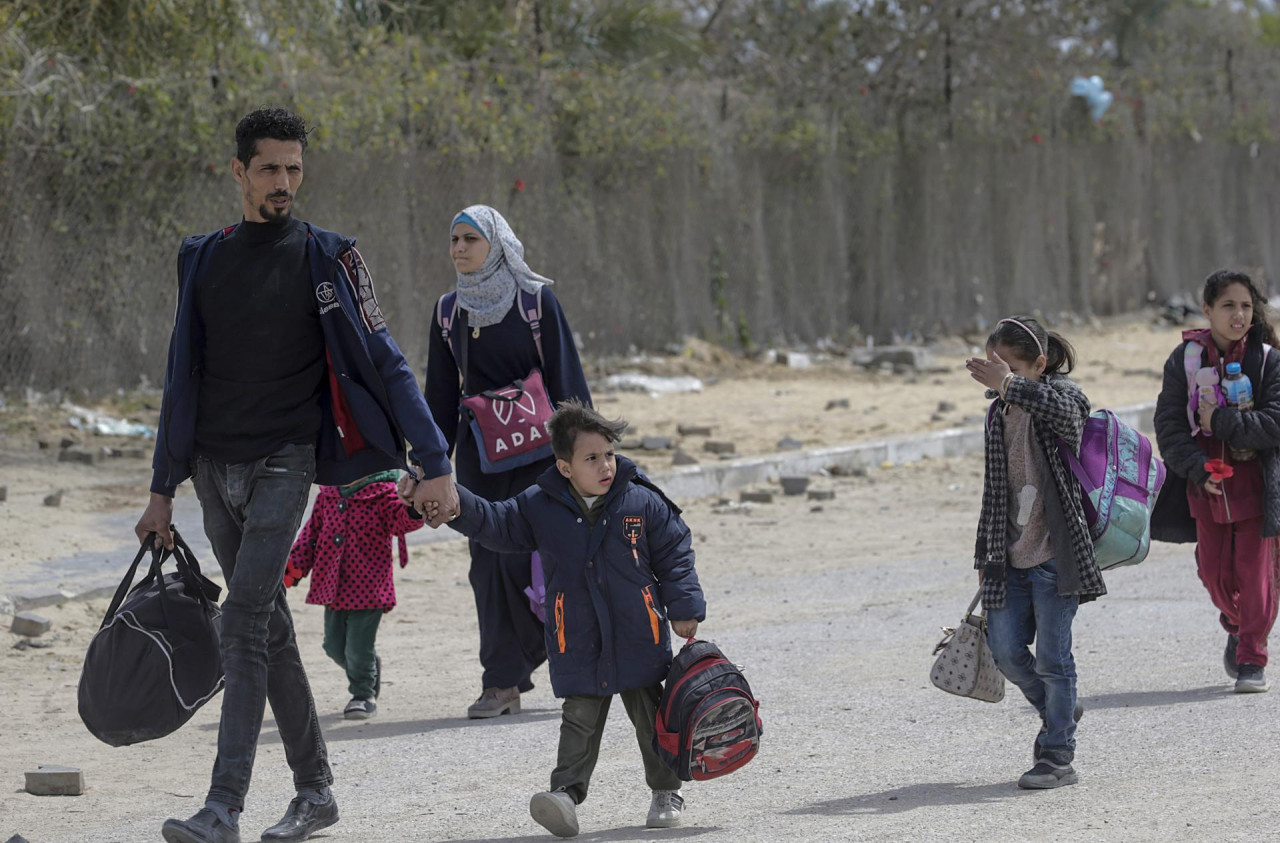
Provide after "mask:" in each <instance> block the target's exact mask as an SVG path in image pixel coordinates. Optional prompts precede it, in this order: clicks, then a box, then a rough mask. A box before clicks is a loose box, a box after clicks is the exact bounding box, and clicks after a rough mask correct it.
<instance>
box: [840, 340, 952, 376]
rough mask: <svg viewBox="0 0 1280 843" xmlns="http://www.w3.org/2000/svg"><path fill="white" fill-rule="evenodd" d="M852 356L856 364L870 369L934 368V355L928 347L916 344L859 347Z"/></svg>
mask: <svg viewBox="0 0 1280 843" xmlns="http://www.w3.org/2000/svg"><path fill="white" fill-rule="evenodd" d="M851 356H852V357H853V362H854V363H855V364H857V365H859V366H865V367H866V368H868V369H878V368H882V367H888V368H891V369H892V368H895V367H899V371H902V370H906V369H915V370H917V371H924V370H929V369H932V368H933V355H932V354H930V353H929V351H928V350H927V349H923V348H918V347H916V346H907V345H896V346H895V345H886V346H881V347H880V348H866V349H857V350H856V351H855V352H854V353H853V354H852V355H851Z"/></svg>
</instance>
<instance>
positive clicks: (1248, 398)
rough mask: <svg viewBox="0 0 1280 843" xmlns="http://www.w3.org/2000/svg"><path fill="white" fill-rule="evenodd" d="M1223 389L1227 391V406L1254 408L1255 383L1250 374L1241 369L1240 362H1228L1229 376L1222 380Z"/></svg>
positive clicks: (1238, 408) (1241, 408) (1243, 408)
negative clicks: (1251, 381)
mask: <svg viewBox="0 0 1280 843" xmlns="http://www.w3.org/2000/svg"><path fill="white" fill-rule="evenodd" d="M1222 391H1223V392H1224V393H1226V397H1227V406H1228V407H1234V408H1235V409H1237V410H1252V409H1253V384H1252V383H1250V382H1249V376H1248V375H1246V374H1245V373H1244V372H1242V371H1240V364H1239V363H1228V364H1227V377H1226V380H1224V381H1223V382H1222Z"/></svg>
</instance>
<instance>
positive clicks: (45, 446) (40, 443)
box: [36, 439, 49, 451]
mask: <svg viewBox="0 0 1280 843" xmlns="http://www.w3.org/2000/svg"><path fill="white" fill-rule="evenodd" d="M36 447H37V448H39V449H40V450H42V451H47V450H49V440H47V439H37V440H36Z"/></svg>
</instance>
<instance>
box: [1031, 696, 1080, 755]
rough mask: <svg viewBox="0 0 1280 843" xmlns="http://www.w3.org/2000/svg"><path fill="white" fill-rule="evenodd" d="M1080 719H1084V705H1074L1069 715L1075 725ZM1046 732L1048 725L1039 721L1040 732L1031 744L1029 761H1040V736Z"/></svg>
mask: <svg viewBox="0 0 1280 843" xmlns="http://www.w3.org/2000/svg"><path fill="white" fill-rule="evenodd" d="M1081 717H1084V705H1083V704H1082V703H1076V708H1075V711H1073V712H1072V713H1071V718H1072V719H1073V720H1075V721H1076V722H1077V723H1079V722H1080V718H1081ZM1048 731H1049V726H1048V724H1047V723H1045V722H1044V720H1043V719H1041V720H1040V732H1039V733H1038V734H1037V735H1036V739H1035V741H1034V742H1033V743H1032V744H1031V760H1032V761H1039V760H1040V735H1043V734H1044V733H1046V732H1048Z"/></svg>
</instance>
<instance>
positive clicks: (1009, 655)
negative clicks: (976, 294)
mask: <svg viewBox="0 0 1280 843" xmlns="http://www.w3.org/2000/svg"><path fill="white" fill-rule="evenodd" d="M1074 365H1075V352H1074V350H1073V349H1072V348H1071V345H1070V344H1069V343H1068V342H1067V341H1066V340H1064V339H1063V338H1062V337H1060V336H1058V335H1057V334H1055V333H1051V332H1048V331H1046V330H1045V329H1044V328H1043V327H1041V325H1040V323H1039V322H1037V321H1036V320H1035V319H1033V318H1031V317H1029V316H1019V317H1016V318H1009V319H1002V320H1000V322H999V323H997V324H996V328H995V330H994V331H993V332H992V333H991V336H990V337H988V339H987V354H986V357H985V358H979V357H974V358H971V359H970V360H969V361H968V363H967V364H966V367H967V368H968V370H969V373H970V375H971V376H972V377H973V379H974V380H976V381H978V382H979V383H981V384H982V385H983V386H985V387H987V389H988V396H989V397H991V398H994V399H995V406H994V411H993V412H992V413H990V414H989V416H988V424H987V430H986V474H985V477H984V479H983V490H982V514H981V516H980V517H979V520H978V535H977V542H976V545H975V551H974V556H975V563H976V567H977V569H978V578H979V581H980V582H981V584H982V604H983V608H984V609H985V611H986V623H987V643H988V644H989V645H990V647H991V654H992V655H993V656H994V657H995V662H996V665H997V666H998V667H999V668H1000V672H1001V673H1003V674H1004V675H1005V677H1006V678H1008V679H1009V680H1010V681H1011V682H1013V683H1014V684H1015V685H1017V686H1018V688H1019V689H1021V691H1022V693H1023V695H1024V696H1025V697H1026V698H1027V701H1028V702H1029V703H1031V705H1032V706H1033V707H1034V708H1035V709H1036V711H1037V712H1038V713H1039V715H1040V731H1039V733H1038V734H1037V736H1036V740H1035V744H1034V747H1033V751H1032V755H1033V759H1034V762H1035V764H1034V766H1033V767H1032V768H1031V769H1030V770H1028V771H1027V772H1026V773H1024V774H1023V775H1022V777H1021V778H1020V779H1019V780H1018V786H1019V787H1022V788H1027V789H1037V790H1040V789H1048V788H1055V787H1062V786H1063V785H1070V784H1075V783H1076V781H1077V776H1076V771H1075V768H1074V767H1073V766H1072V762H1073V761H1074V760H1075V746H1076V741H1075V732H1076V721H1078V720H1079V719H1080V714H1081V708H1080V706H1079V705H1078V704H1077V700H1076V665H1075V657H1074V656H1073V654H1072V652H1071V625H1072V622H1073V621H1074V619H1075V614H1076V609H1077V607H1078V606H1079V604H1080V603H1082V602H1085V601H1088V600H1093V599H1095V598H1097V597H1099V596H1101V595H1103V594H1106V591H1107V589H1106V585H1105V584H1104V583H1103V581H1102V573H1101V571H1100V570H1099V568H1098V562H1097V558H1096V556H1095V553H1094V546H1093V540H1092V537H1091V535H1090V532H1089V527H1088V524H1087V522H1086V519H1085V513H1084V508H1083V504H1082V500H1081V493H1080V484H1079V481H1078V480H1077V479H1076V477H1075V476H1074V475H1073V474H1072V472H1071V469H1070V468H1069V467H1068V465H1067V464H1066V460H1064V458H1063V456H1062V452H1061V448H1062V447H1065V448H1066V449H1067V450H1068V451H1069V452H1071V453H1073V454H1075V455H1077V456H1078V455H1079V450H1080V441H1081V436H1082V435H1083V432H1084V428H1085V423H1086V421H1088V418H1089V399H1088V398H1086V397H1085V395H1084V393H1083V392H1081V391H1080V387H1078V386H1076V384H1075V383H1074V382H1072V381H1071V380H1070V379H1069V378H1067V377H1066V375H1067V373H1068V372H1070V371H1071V369H1072V368H1073V367H1074ZM1033 641H1034V642H1035V645H1036V651H1035V655H1034V656H1032V654H1031V651H1030V645H1031V643H1032V642H1033Z"/></svg>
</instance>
